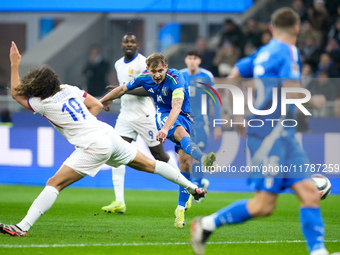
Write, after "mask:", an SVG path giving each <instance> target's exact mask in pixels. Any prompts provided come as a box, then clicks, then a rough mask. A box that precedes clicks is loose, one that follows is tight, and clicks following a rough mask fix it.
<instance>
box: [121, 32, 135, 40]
mask: <svg viewBox="0 0 340 255" xmlns="http://www.w3.org/2000/svg"><path fill="white" fill-rule="evenodd" d="M126 36H134V37H135V38H136V41H137V42H138V38H137V36H136V35H135V34H134V33H132V32H128V33H126V34H125V35H124V36H123V37H122V41H124V38H125V37H126Z"/></svg>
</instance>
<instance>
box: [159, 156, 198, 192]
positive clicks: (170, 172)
mask: <svg viewBox="0 0 340 255" xmlns="http://www.w3.org/2000/svg"><path fill="white" fill-rule="evenodd" d="M154 173H155V174H159V175H160V176H162V177H164V178H165V179H167V180H169V181H172V182H174V183H176V184H178V185H180V186H182V187H183V188H185V189H187V191H188V192H189V193H190V194H193V193H195V189H197V186H196V185H195V184H193V183H192V182H190V181H189V180H188V179H187V178H185V177H184V176H183V175H182V174H181V172H179V171H178V170H176V169H175V168H173V167H172V166H170V165H169V164H167V163H165V162H162V161H158V160H156V165H155V170H154Z"/></svg>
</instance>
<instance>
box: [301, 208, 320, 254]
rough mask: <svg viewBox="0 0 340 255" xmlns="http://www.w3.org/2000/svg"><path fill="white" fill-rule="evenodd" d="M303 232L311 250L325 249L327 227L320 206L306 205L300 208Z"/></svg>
mask: <svg viewBox="0 0 340 255" xmlns="http://www.w3.org/2000/svg"><path fill="white" fill-rule="evenodd" d="M300 223H301V228H302V233H303V235H304V236H305V239H306V241H307V248H308V250H309V252H312V251H314V250H318V249H324V248H325V243H324V235H325V227H324V224H323V220H322V215H321V211H320V208H310V207H304V208H301V209H300Z"/></svg>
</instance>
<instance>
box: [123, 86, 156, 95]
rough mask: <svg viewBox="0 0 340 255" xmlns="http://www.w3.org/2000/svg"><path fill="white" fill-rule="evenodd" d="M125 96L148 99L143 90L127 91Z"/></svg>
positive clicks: (146, 93)
mask: <svg viewBox="0 0 340 255" xmlns="http://www.w3.org/2000/svg"><path fill="white" fill-rule="evenodd" d="M126 94H128V95H133V96H140V97H148V96H150V95H149V93H148V92H147V91H146V90H145V89H144V88H142V87H141V88H136V89H134V90H129V91H128V92H127V93H126Z"/></svg>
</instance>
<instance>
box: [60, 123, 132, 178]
mask: <svg viewBox="0 0 340 255" xmlns="http://www.w3.org/2000/svg"><path fill="white" fill-rule="evenodd" d="M136 154H137V149H136V148H135V147H134V146H132V145H131V144H130V143H128V142H126V141H124V140H123V139H122V138H121V137H120V136H119V135H118V133H117V132H116V131H115V130H114V129H113V128H111V130H110V131H109V132H108V133H106V134H105V135H102V136H100V137H97V139H96V141H95V142H93V143H92V144H90V146H89V147H88V148H86V149H85V148H80V147H77V148H76V150H75V151H74V152H73V153H72V154H71V155H70V156H69V157H68V158H67V159H66V160H65V162H64V165H66V166H68V167H70V168H72V169H73V170H75V171H76V172H78V173H79V174H81V175H90V176H92V177H93V176H95V175H96V174H97V173H98V171H99V170H100V168H101V166H102V165H103V164H105V163H106V164H107V165H110V166H113V167H119V166H120V165H126V164H128V163H130V162H131V161H133V160H134V158H135V157H136Z"/></svg>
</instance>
